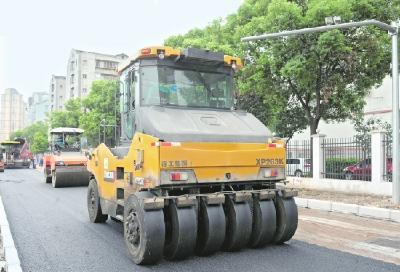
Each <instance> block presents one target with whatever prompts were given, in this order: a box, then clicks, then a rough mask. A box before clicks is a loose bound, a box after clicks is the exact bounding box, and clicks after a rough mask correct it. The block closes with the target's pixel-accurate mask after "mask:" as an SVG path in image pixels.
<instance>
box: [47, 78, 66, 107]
mask: <svg viewBox="0 0 400 272" xmlns="http://www.w3.org/2000/svg"><path fill="white" fill-rule="evenodd" d="M65 90H66V78H65V76H55V75H52V76H51V79H50V88H49V98H50V101H49V111H50V112H51V111H56V110H63V109H64V103H65V101H66V100H65Z"/></svg>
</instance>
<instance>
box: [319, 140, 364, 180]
mask: <svg viewBox="0 0 400 272" xmlns="http://www.w3.org/2000/svg"><path fill="white" fill-rule="evenodd" d="M322 154H323V161H324V162H325V165H324V168H323V171H322V174H323V176H324V178H333V179H348V180H364V181H370V180H371V137H370V136H363V137H352V138H326V139H324V140H323V143H322Z"/></svg>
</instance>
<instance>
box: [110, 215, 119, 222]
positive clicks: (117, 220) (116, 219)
mask: <svg viewBox="0 0 400 272" xmlns="http://www.w3.org/2000/svg"><path fill="white" fill-rule="evenodd" d="M110 219H111V220H112V221H114V222H117V223H121V220H119V219H118V218H116V217H114V216H111V215H110Z"/></svg>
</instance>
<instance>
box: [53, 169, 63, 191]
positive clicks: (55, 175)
mask: <svg viewBox="0 0 400 272" xmlns="http://www.w3.org/2000/svg"><path fill="white" fill-rule="evenodd" d="M51 185H52V186H53V188H60V187H61V184H60V182H57V173H56V171H52V172H51Z"/></svg>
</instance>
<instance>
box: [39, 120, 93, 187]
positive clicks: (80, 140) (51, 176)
mask: <svg viewBox="0 0 400 272" xmlns="http://www.w3.org/2000/svg"><path fill="white" fill-rule="evenodd" d="M83 132H84V130H83V129H80V128H68V127H60V128H54V129H52V130H51V131H50V135H51V145H50V152H49V153H48V154H46V155H45V156H44V158H43V170H44V177H45V181H46V183H50V182H51V183H52V184H53V187H54V188H58V187H69V186H86V185H88V184H89V172H88V171H87V169H86V161H87V159H86V157H85V155H84V150H85V149H86V147H87V140H86V138H84V137H82V134H83Z"/></svg>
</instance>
